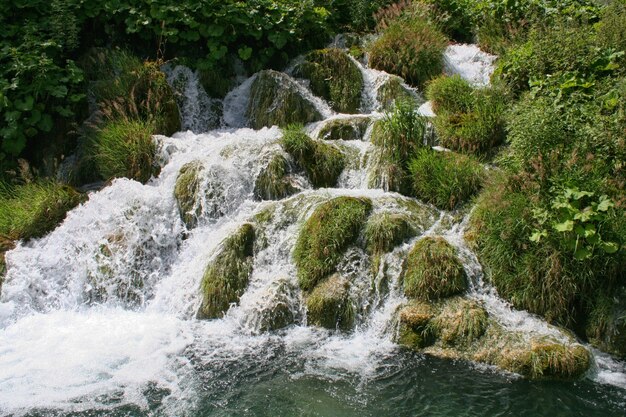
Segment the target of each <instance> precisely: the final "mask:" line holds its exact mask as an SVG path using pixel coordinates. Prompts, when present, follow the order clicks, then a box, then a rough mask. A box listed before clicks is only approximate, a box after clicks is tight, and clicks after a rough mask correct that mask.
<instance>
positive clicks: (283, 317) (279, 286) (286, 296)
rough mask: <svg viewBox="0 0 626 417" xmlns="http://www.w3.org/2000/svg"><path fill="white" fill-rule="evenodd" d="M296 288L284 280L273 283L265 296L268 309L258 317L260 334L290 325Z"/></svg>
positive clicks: (293, 316)
mask: <svg viewBox="0 0 626 417" xmlns="http://www.w3.org/2000/svg"><path fill="white" fill-rule="evenodd" d="M296 292H297V287H294V285H292V284H291V282H289V281H288V280H287V279H285V278H279V279H278V280H276V281H275V285H272V287H271V288H269V289H268V292H267V293H266V294H265V296H266V299H267V300H268V303H267V306H268V308H265V309H263V310H262V311H261V312H260V314H259V316H260V322H259V330H260V331H262V332H267V331H273V330H279V329H282V328H284V327H287V326H289V325H290V324H292V323H293V322H294V321H295V319H296V314H294V311H293V309H292V303H293V300H294V299H296V297H297V295H296Z"/></svg>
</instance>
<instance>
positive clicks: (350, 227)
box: [293, 197, 372, 290]
mask: <svg viewBox="0 0 626 417" xmlns="http://www.w3.org/2000/svg"><path fill="white" fill-rule="evenodd" d="M371 208H372V203H371V201H369V200H366V199H359V198H354V197H337V198H335V199H332V200H330V201H328V202H326V203H323V204H322V205H320V206H319V207H318V208H317V209H315V211H314V212H313V214H312V215H311V217H310V218H309V219H308V220H307V221H306V223H305V224H304V226H303V227H302V229H301V230H300V234H299V236H298V241H297V242H296V246H295V249H294V253H293V256H294V260H295V263H296V267H297V268H298V281H299V282H300V287H301V288H302V289H303V290H311V289H312V288H313V287H315V285H316V284H317V283H318V282H320V281H321V280H322V279H323V278H325V277H326V276H328V275H330V274H332V273H333V272H335V268H336V266H337V262H339V260H340V259H341V256H342V255H343V252H344V251H345V250H346V249H347V248H348V246H349V245H350V244H352V243H354V241H355V240H356V239H357V237H358V236H359V233H360V231H361V228H362V227H363V224H364V223H365V220H366V218H367V216H368V215H369V213H370V211H371Z"/></svg>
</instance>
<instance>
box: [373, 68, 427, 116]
mask: <svg viewBox="0 0 626 417" xmlns="http://www.w3.org/2000/svg"><path fill="white" fill-rule="evenodd" d="M377 99H378V102H379V103H380V105H381V107H382V108H383V110H387V111H390V110H393V108H394V106H395V105H396V102H400V101H407V102H413V104H414V105H417V104H418V102H417V97H416V95H415V94H414V93H413V92H411V91H410V90H409V89H408V88H406V87H405V86H404V85H402V79H401V78H400V77H395V76H391V77H389V79H388V80H387V81H385V82H384V83H383V85H381V86H380V87H378V92H377Z"/></svg>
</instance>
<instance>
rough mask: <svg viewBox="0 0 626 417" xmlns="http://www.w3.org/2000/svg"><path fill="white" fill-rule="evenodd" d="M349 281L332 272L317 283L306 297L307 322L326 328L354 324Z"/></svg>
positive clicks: (347, 326)
mask: <svg viewBox="0 0 626 417" xmlns="http://www.w3.org/2000/svg"><path fill="white" fill-rule="evenodd" d="M349 289H350V283H349V282H348V281H347V280H346V279H345V278H343V277H341V276H340V275H339V274H334V275H332V276H330V277H328V278H326V279H325V280H324V281H322V282H321V283H319V284H318V285H317V286H316V287H315V289H314V290H313V291H312V292H311V294H309V296H308V297H307V299H306V306H307V319H308V323H309V324H312V325H316V326H321V327H325V328H327V329H341V330H348V329H350V328H351V327H352V325H353V324H354V307H353V306H352V302H351V300H350V297H349Z"/></svg>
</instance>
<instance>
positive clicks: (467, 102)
mask: <svg viewBox="0 0 626 417" xmlns="http://www.w3.org/2000/svg"><path fill="white" fill-rule="evenodd" d="M473 91H474V89H473V88H472V86H471V85H470V84H469V83H468V82H467V81H465V80H464V79H463V78H461V76H460V75H453V76H451V77H449V76H447V75H442V76H440V77H437V78H435V79H433V80H431V81H430V82H429V83H428V85H427V87H426V98H427V99H428V100H430V101H431V102H432V106H433V111H434V112H435V113H437V112H438V111H440V110H442V111H447V112H452V113H458V112H461V113H465V112H467V111H469V110H470V109H471V108H472V103H473V97H472V96H473Z"/></svg>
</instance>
